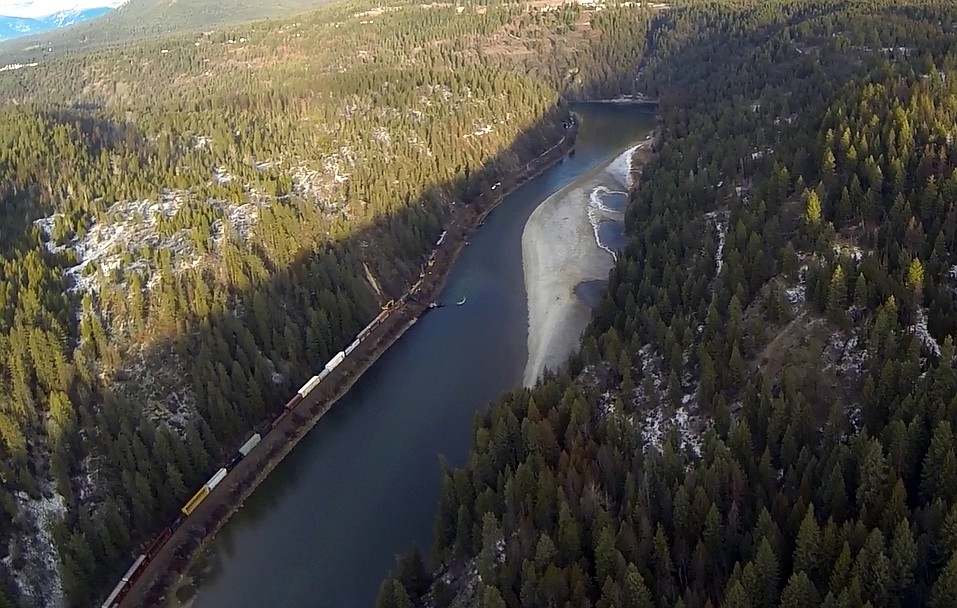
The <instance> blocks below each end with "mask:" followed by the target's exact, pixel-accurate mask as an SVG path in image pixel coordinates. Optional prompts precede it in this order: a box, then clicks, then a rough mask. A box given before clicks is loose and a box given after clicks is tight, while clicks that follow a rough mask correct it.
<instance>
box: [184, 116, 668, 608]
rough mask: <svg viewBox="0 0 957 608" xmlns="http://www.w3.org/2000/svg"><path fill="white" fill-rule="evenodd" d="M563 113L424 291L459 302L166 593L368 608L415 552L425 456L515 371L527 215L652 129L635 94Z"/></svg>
mask: <svg viewBox="0 0 957 608" xmlns="http://www.w3.org/2000/svg"><path fill="white" fill-rule="evenodd" d="M575 111H576V113H578V114H579V115H580V116H581V118H582V123H581V130H580V132H579V134H578V140H577V143H576V146H575V154H574V155H573V156H571V157H569V158H566V159H565V160H564V162H563V163H561V164H558V165H555V166H553V167H551V168H550V169H548V170H546V171H545V172H544V173H542V174H541V175H540V176H538V177H536V178H534V179H532V180H530V181H529V182H527V183H526V184H524V185H523V186H521V187H519V188H518V189H517V190H516V191H515V192H513V193H512V194H511V195H509V196H508V197H507V198H506V199H505V200H504V201H503V202H502V204H501V205H500V206H499V207H498V208H497V209H496V210H495V211H494V212H493V213H492V214H491V215H490V216H489V217H488V219H487V220H486V222H485V225H484V227H483V228H482V229H481V230H479V231H478V232H477V233H476V234H475V235H474V236H473V237H472V239H471V245H470V246H469V247H466V248H464V249H463V251H462V254H461V255H460V257H459V259H458V260H457V261H456V263H455V266H454V268H453V269H452V271H451V273H450V275H449V278H448V281H447V283H446V285H445V288H444V289H443V291H442V292H441V294H440V295H439V297H438V300H439V301H441V302H445V303H452V304H454V303H455V302H458V301H461V300H462V299H463V298H467V303H466V304H465V305H463V306H447V307H445V308H441V309H439V310H436V311H434V312H432V313H430V314H428V315H426V316H425V317H424V318H423V319H422V320H421V321H420V322H419V323H418V324H416V326H415V327H413V328H412V329H410V330H409V331H408V332H407V333H406V334H405V335H404V336H403V337H402V338H401V339H400V340H399V341H398V342H396V343H395V344H394V345H393V346H392V347H391V348H390V349H389V350H388V351H387V352H386V353H385V354H384V355H383V356H382V357H381V358H380V359H379V360H378V361H377V362H376V363H375V365H373V366H372V368H371V369H369V371H367V372H366V373H365V374H364V375H363V376H362V377H361V378H360V379H359V380H358V381H357V382H356V384H355V385H354V386H353V388H352V389H351V390H350V391H349V393H348V394H346V395H345V396H344V397H343V398H342V399H340V400H339V402H338V403H336V404H335V405H334V406H333V408H332V409H331V410H330V411H329V412H328V413H327V414H326V415H325V416H323V418H322V419H321V420H320V421H319V423H318V424H317V425H316V427H315V428H314V429H313V430H312V431H311V432H310V433H309V435H308V436H306V437H305V438H304V439H303V440H302V441H301V442H300V443H299V445H298V446H296V448H295V449H294V450H293V451H292V453H291V454H290V455H289V456H288V457H287V458H286V459H285V460H284V461H283V462H282V463H281V464H280V465H279V466H278V467H277V468H276V469H275V471H273V473H272V474H271V475H270V476H269V477H268V478H267V479H266V480H265V481H264V482H263V483H262V484H261V485H260V486H259V487H258V488H257V489H256V491H255V492H254V493H253V494H252V496H251V497H250V498H249V499H248V500H247V501H246V503H245V504H244V505H243V507H242V509H240V511H239V512H237V513H236V514H235V515H234V516H233V517H232V519H231V520H230V521H229V522H228V523H227V524H226V525H225V526H224V527H223V529H222V530H221V531H220V532H219V534H218V535H217V536H216V538H215V539H213V541H212V542H211V543H210V545H209V547H208V549H206V550H205V551H204V552H203V554H202V555H201V556H200V557H199V558H198V559H197V560H196V562H195V563H194V564H193V565H192V566H191V567H190V569H189V570H188V572H187V574H186V577H185V579H184V581H183V584H181V585H180V587H179V588H178V589H177V591H176V594H175V597H174V598H173V602H172V603H173V605H177V606H191V607H192V608H223V607H225V606H229V607H230V608H247V607H248V608H260V607H262V606H270V607H272V608H307V607H308V608H317V607H318V608H327V607H328V608H370V607H371V606H373V605H374V603H375V596H376V593H377V591H378V587H379V583H380V582H381V580H382V579H383V578H384V577H385V576H386V574H387V573H388V571H389V569H390V568H391V567H392V566H393V563H394V557H395V555H396V554H398V553H402V552H404V551H406V550H408V549H409V548H410V547H411V545H412V543H413V542H414V543H416V544H418V545H419V547H420V548H422V550H423V552H425V553H428V550H429V549H430V547H431V545H432V521H433V517H434V514H435V509H436V505H437V501H438V490H439V482H440V474H441V468H440V464H439V463H440V460H439V456H440V455H443V456H445V457H446V458H448V460H449V462H450V463H451V464H452V465H455V466H459V465H461V464H462V463H463V462H464V461H465V458H466V456H467V454H468V450H469V448H470V445H471V437H472V420H473V417H474V415H475V414H476V412H478V411H481V410H482V409H483V408H485V407H487V405H488V403H489V402H490V401H493V400H495V399H497V398H498V397H499V396H500V395H501V394H502V393H503V392H505V391H507V390H510V389H512V388H515V387H517V386H519V385H520V384H521V381H522V372H523V370H524V367H525V362H526V359H527V358H528V347H527V336H528V325H527V324H528V308H527V301H526V294H525V286H524V279H523V269H522V250H521V240H522V231H523V229H524V226H525V222H526V221H527V220H528V217H529V215H530V214H531V212H532V211H534V209H535V208H536V207H537V206H538V205H539V204H540V203H541V202H542V201H544V200H545V199H546V198H547V197H548V196H549V195H550V194H552V193H554V192H556V191H557V190H558V189H560V188H562V187H564V186H566V185H568V184H569V183H572V182H574V181H575V180H576V179H577V178H578V177H579V176H581V175H583V174H585V173H588V172H589V171H590V170H591V169H594V168H595V167H596V166H598V165H599V164H600V163H601V162H603V161H606V160H608V159H609V158H611V157H613V156H615V155H616V154H619V153H621V151H622V150H624V149H625V148H627V147H628V144H629V143H632V142H634V141H636V140H639V139H642V138H643V137H644V136H645V135H646V134H647V133H648V132H650V131H651V129H652V128H653V126H654V118H653V116H652V114H651V113H649V112H648V111H647V110H641V109H637V108H635V107H633V106H615V105H599V104H582V105H579V106H577V107H575ZM583 204H585V203H584V202H583Z"/></svg>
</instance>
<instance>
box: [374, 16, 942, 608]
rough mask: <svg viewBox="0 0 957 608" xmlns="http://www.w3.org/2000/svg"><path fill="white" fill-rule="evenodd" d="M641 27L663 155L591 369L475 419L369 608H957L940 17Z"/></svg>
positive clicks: (669, 21) (632, 210)
mask: <svg viewBox="0 0 957 608" xmlns="http://www.w3.org/2000/svg"><path fill="white" fill-rule="evenodd" d="M646 29H647V35H646V37H645V38H644V40H643V42H640V43H637V44H643V46H644V49H643V50H642V59H641V62H640V64H639V66H638V71H637V76H638V81H637V87H638V90H640V91H643V92H645V93H648V94H652V95H655V96H658V97H659V98H660V106H659V112H660V119H661V145H660V146H659V148H658V153H657V155H656V157H655V158H654V159H653V160H651V161H650V162H649V164H648V165H647V166H646V167H644V169H643V172H642V175H641V179H640V181H639V183H638V184H637V185H636V187H635V189H634V190H633V192H632V194H631V197H630V202H629V206H628V210H627V217H626V223H627V236H628V244H627V248H626V251H625V252H624V253H623V255H621V256H620V257H619V259H618V261H617V263H616V266H615V268H614V269H613V270H612V272H611V274H610V277H609V287H608V290H607V292H606V293H605V295H604V296H603V299H602V301H601V303H600V304H599V306H598V307H597V308H596V310H595V312H594V316H593V321H592V323H591V325H590V327H589V329H588V331H587V332H586V335H585V338H584V341H583V344H582V347H581V349H580V351H579V352H578V353H577V354H576V355H574V356H573V357H571V359H570V360H569V362H568V364H567V366H565V367H564V368H563V369H562V370H561V371H560V372H557V373H553V374H550V375H548V376H547V377H546V378H545V379H543V380H542V381H541V382H540V383H539V385H538V386H537V387H536V388H535V389H534V390H520V391H516V392H513V393H511V394H508V395H506V396H504V397H503V399H502V400H501V401H500V402H499V403H497V404H495V405H494V406H493V407H491V409H490V410H489V411H488V412H486V413H484V414H482V415H481V416H480V417H478V418H477V419H476V421H475V431H474V447H473V450H472V453H471V455H470V457H469V460H468V462H467V463H466V464H465V466H464V467H462V468H461V469H455V470H453V469H449V470H447V471H446V472H445V475H444V480H443V483H442V490H441V496H440V500H439V505H438V513H437V517H436V520H435V547H434V564H431V565H430V567H427V566H426V565H425V563H424V562H423V558H422V556H421V555H420V554H419V552H418V551H417V550H416V551H413V552H411V553H409V554H408V555H405V556H402V557H400V558H399V559H398V560H397V563H396V567H395V569H394V571H393V573H392V575H391V576H390V577H389V578H388V579H387V580H386V581H384V582H383V584H382V587H381V588H380V592H379V597H378V602H377V605H378V606H379V607H380V608H400V607H401V608H406V607H410V606H452V605H454V606H476V607H478V608H501V607H505V606H523V607H542V608H546V607H549V608H551V607H565V608H584V607H589V606H593V607H596V608H611V607H624V608H711V607H715V608H716V607H719V606H720V607H722V608H759V607H761V608H766V607H779V608H894V607H904V606H907V607H911V606H930V607H932V608H945V607H951V606H957V451H955V437H954V434H955V430H957V392H955V389H957V374H955V369H954V363H955V361H954V356H955V345H954V334H955V333H957V314H955V313H957V308H955V305H957V241H955V239H957V208H955V200H957V154H955V152H954V150H953V146H954V145H955V143H954V140H955V136H957V133H955V130H957V127H955V125H957V54H955V51H957V46H955V44H957V7H955V6H954V4H953V3H952V2H947V1H943V0H913V1H911V0H905V1H904V2H896V1H895V2H891V1H884V0H859V1H851V2H844V1H841V2H837V1H827V0H825V1H819V0H799V1H783V0H774V1H771V2H749V1H746V0H739V1H736V0H727V1H724V0H717V1H714V2H687V3H685V2H681V3H678V2H676V3H673V4H672V6H671V7H670V8H669V9H668V10H661V11H659V12H657V13H656V14H655V15H654V16H653V17H652V19H651V21H650V23H649V24H648V25H647V26H646ZM463 573H464V574H463Z"/></svg>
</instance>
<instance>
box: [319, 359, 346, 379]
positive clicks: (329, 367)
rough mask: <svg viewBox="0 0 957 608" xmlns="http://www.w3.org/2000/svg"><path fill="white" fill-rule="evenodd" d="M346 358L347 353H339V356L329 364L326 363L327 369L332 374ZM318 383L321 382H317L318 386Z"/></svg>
mask: <svg viewBox="0 0 957 608" xmlns="http://www.w3.org/2000/svg"><path fill="white" fill-rule="evenodd" d="M345 358H346V353H345V351H339V354H337V355H336V356H335V357H333V358H332V359H330V360H329V363H326V369H327V370H329V371H330V372H331V371H332V370H334V369H336V368H337V367H339V364H340V363H342V362H343V361H344V360H345ZM318 383H319V381H318V380H316V384H318Z"/></svg>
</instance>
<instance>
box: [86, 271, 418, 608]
mask: <svg viewBox="0 0 957 608" xmlns="http://www.w3.org/2000/svg"><path fill="white" fill-rule="evenodd" d="M419 283H421V281H419ZM419 283H417V284H416V286H415V288H414V289H417V288H418V285H419ZM414 289H413V290H414ZM405 301H406V298H403V299H400V302H405ZM397 307H398V304H396V302H395V301H394V300H393V301H390V302H389V303H388V304H387V306H386V307H384V308H385V310H383V311H382V312H380V313H379V315H378V316H376V318H375V319H373V320H372V321H371V322H370V323H369V324H368V325H366V326H365V327H364V328H363V329H362V331H360V332H359V334H358V335H357V336H356V339H355V340H353V341H352V343H350V344H349V346H347V347H346V348H345V349H344V350H342V351H339V352H338V353H337V354H336V355H335V356H334V357H333V358H332V359H330V360H329V362H328V363H326V364H325V366H323V368H322V371H320V372H319V373H318V374H317V375H315V376H313V377H312V378H310V379H309V380H308V381H306V383H305V384H303V385H302V387H300V389H299V390H298V391H296V394H295V395H293V396H292V399H290V400H289V401H288V402H286V405H285V406H283V409H282V412H280V414H279V415H278V416H277V417H276V418H275V419H274V420H273V421H272V422H266V423H264V424H263V425H262V426H261V427H260V428H259V429H258V430H257V431H256V432H255V433H254V434H253V436H252V437H250V438H249V439H248V440H247V441H246V443H244V444H243V445H242V447H240V448H239V450H238V451H237V452H236V453H235V454H234V455H233V456H232V457H231V458H230V459H229V460H228V461H227V462H226V465H225V466H224V467H222V468H220V469H219V470H218V471H216V473H214V474H213V476H212V477H210V478H209V480H208V481H207V482H206V483H204V484H203V485H202V487H200V488H199V490H197V491H196V493H195V494H193V496H192V497H190V499H189V500H188V501H186V503H185V504H184V505H183V506H182V507H181V508H180V515H179V516H178V517H177V518H176V519H175V520H174V521H173V522H172V523H170V525H168V526H166V527H165V528H163V529H162V530H161V531H160V533H159V534H158V535H157V536H156V538H154V539H153V540H152V542H150V544H149V546H147V547H146V549H144V550H143V553H141V554H140V555H138V556H137V557H136V559H135V560H133V564H132V565H131V566H130V567H129V569H128V570H127V571H126V573H125V574H124V575H123V576H122V577H121V578H120V581H119V582H118V583H117V584H116V586H115V587H114V588H113V591H111V592H110V594H109V595H108V596H107V598H106V601H104V602H103V604H102V606H101V608H117V607H118V606H119V605H120V603H121V602H122V601H123V598H124V597H126V594H127V593H129V591H130V589H131V588H132V587H133V584H134V583H135V582H136V579H137V578H138V577H139V576H140V575H141V574H142V573H143V570H144V569H145V568H146V566H147V565H148V564H149V562H150V560H151V559H152V558H153V557H154V556H155V555H156V554H157V553H158V552H159V550H160V549H162V548H163V545H165V544H166V541H168V540H169V539H170V537H171V536H172V535H173V532H175V531H176V530H177V528H179V527H180V526H181V525H182V523H183V521H185V519H186V518H187V517H189V515H190V514H192V513H193V512H194V511H195V510H196V509H197V508H198V507H199V505H201V504H202V503H203V501H205V500H206V498H207V497H208V496H209V495H210V494H211V493H212V491H213V490H214V489H215V488H216V486H218V485H219V484H220V483H222V482H223V480H224V479H225V478H226V476H227V475H228V474H229V472H230V471H232V470H233V469H234V468H235V467H236V465H237V464H239V461H241V460H242V459H243V458H245V457H247V456H249V454H250V452H252V451H253V449H254V448H255V447H256V446H257V445H259V442H261V441H262V438H263V435H265V434H266V433H268V432H269V431H270V430H272V429H274V428H276V427H277V426H278V425H279V424H280V423H281V422H282V421H283V419H284V418H285V417H286V416H287V415H288V414H289V412H291V411H292V410H293V409H294V408H295V407H296V406H297V405H299V403H301V402H302V400H303V399H305V398H306V397H308V396H309V394H310V393H312V391H314V390H315V389H316V387H317V386H319V383H321V382H322V381H323V380H325V379H326V378H327V377H328V376H329V374H330V373H332V371H333V370H334V369H336V368H337V367H339V365H341V364H342V362H343V361H345V359H346V357H348V356H349V355H351V354H352V353H353V352H355V350H356V349H357V348H358V347H359V344H360V343H361V342H362V341H363V340H365V339H366V338H367V337H368V336H369V334H370V332H372V330H373V329H375V328H376V327H378V326H379V325H381V324H382V323H383V322H384V321H385V320H386V319H387V318H388V317H389V315H390V314H391V313H392V312H394V311H395V309H396V308H397Z"/></svg>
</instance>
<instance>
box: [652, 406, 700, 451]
mask: <svg viewBox="0 0 957 608" xmlns="http://www.w3.org/2000/svg"><path fill="white" fill-rule="evenodd" d="M685 397H686V401H689V400H688V399H687V398H689V397H693V396H692V395H686V396H685ZM702 424H706V422H705V421H704V419H703V418H702V417H701V416H698V415H697V414H694V413H692V412H691V411H690V409H689V408H688V407H686V406H685V405H681V406H679V407H677V408H675V409H674V410H673V411H672V410H671V408H668V407H665V406H659V407H656V408H654V409H653V410H651V411H650V412H648V413H646V414H645V416H644V418H643V419H642V424H641V438H642V440H643V441H644V444H645V446H644V450H645V452H647V451H648V449H650V448H654V449H656V450H659V451H660V450H661V448H662V446H663V445H664V442H665V438H666V437H667V436H668V433H669V432H671V430H672V429H675V430H677V432H678V445H679V446H681V449H683V450H689V449H690V450H691V451H692V452H694V454H695V455H696V456H699V457H700V456H701V431H700V429H701V426H702Z"/></svg>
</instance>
